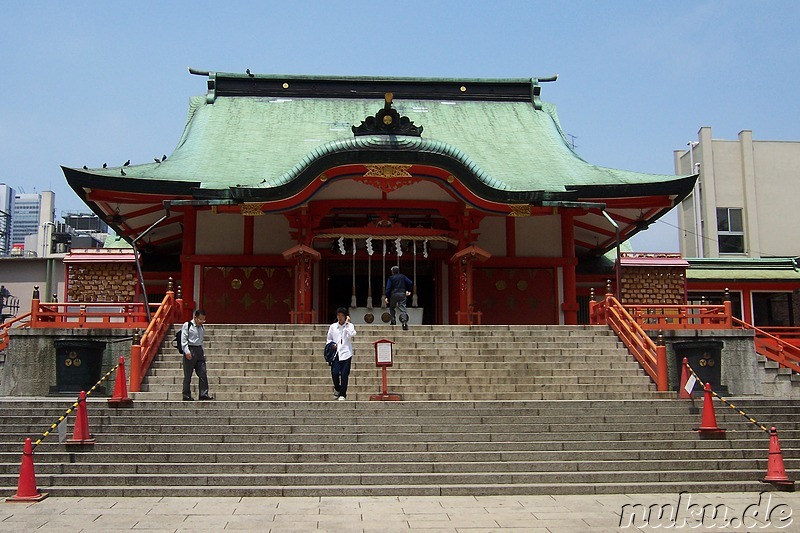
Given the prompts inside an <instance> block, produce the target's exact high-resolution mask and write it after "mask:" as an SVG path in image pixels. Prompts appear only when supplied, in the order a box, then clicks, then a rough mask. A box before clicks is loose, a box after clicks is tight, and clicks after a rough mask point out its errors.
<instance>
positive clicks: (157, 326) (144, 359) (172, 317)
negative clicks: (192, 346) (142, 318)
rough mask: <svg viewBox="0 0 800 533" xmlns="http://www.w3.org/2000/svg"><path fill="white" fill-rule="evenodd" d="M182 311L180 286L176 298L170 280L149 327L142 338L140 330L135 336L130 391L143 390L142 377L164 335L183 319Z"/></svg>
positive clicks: (132, 350) (159, 346)
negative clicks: (139, 334) (139, 336)
mask: <svg viewBox="0 0 800 533" xmlns="http://www.w3.org/2000/svg"><path fill="white" fill-rule="evenodd" d="M182 312H183V300H182V299H181V298H180V287H178V297H177V298H176V296H175V293H174V292H173V291H172V280H170V282H169V285H168V289H167V294H166V295H164V300H162V302H161V305H159V306H158V309H157V310H156V312H155V314H154V315H153V316H152V318H151V319H150V323H149V324H147V329H145V331H144V333H143V334H142V336H141V339H139V338H138V331H137V334H136V335H135V336H134V339H133V346H131V371H130V372H131V374H130V380H129V381H130V384H129V386H128V390H130V392H139V391H141V386H142V379H143V378H144V376H145V374H147V371H148V370H149V369H150V365H151V364H152V362H153V358H154V357H155V356H156V354H157V353H158V350H159V348H161V343H162V342H163V340H164V336H165V335H166V334H167V331H169V330H170V328H171V327H172V325H173V324H174V323H175V322H178V321H180V320H181V319H182V316H181V314H182Z"/></svg>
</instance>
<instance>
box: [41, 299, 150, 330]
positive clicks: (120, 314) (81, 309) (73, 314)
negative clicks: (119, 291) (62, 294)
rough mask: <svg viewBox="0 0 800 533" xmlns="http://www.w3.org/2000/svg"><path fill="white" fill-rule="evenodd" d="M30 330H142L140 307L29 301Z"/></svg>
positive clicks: (135, 304) (144, 324) (144, 320)
mask: <svg viewBox="0 0 800 533" xmlns="http://www.w3.org/2000/svg"><path fill="white" fill-rule="evenodd" d="M30 317H31V321H30V327H31V328H103V329H108V328H144V327H147V313H146V312H145V307H144V304H143V303H139V302H133V303H124V302H123V303H119V302H66V303H55V302H54V303H49V302H48V303H44V302H40V301H39V300H38V299H33V300H31V312H30Z"/></svg>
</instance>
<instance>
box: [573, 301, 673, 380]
mask: <svg viewBox="0 0 800 533" xmlns="http://www.w3.org/2000/svg"><path fill="white" fill-rule="evenodd" d="M589 309H590V315H591V321H592V324H608V325H609V326H610V327H611V329H612V330H614V332H615V333H616V334H617V336H618V337H619V338H620V340H621V341H622V343H623V344H625V346H626V347H627V348H628V351H629V352H630V354H631V355H632V356H633V357H634V359H636V360H637V361H638V362H639V364H640V365H641V366H642V368H643V369H644V371H645V372H647V375H648V376H650V378H651V379H652V380H653V381H654V382H655V384H656V389H657V390H659V391H666V390H667V389H668V387H669V384H668V379H667V378H668V374H667V349H666V347H665V346H663V344H662V343H659V345H656V343H655V342H653V339H651V338H650V337H649V336H648V335H647V333H645V331H644V330H643V329H642V327H641V326H640V325H639V323H637V321H636V320H634V318H633V317H632V316H631V315H630V313H628V311H627V310H626V309H625V307H623V306H622V304H621V303H619V301H617V299H616V298H614V297H613V296H612V295H611V294H606V298H605V300H603V301H600V302H594V301H592V302H590V303H589Z"/></svg>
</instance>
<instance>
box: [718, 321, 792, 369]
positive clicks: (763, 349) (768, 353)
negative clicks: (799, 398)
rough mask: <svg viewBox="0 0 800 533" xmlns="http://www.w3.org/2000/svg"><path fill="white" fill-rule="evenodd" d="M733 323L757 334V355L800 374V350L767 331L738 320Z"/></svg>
mask: <svg viewBox="0 0 800 533" xmlns="http://www.w3.org/2000/svg"><path fill="white" fill-rule="evenodd" d="M733 322H734V324H735V325H736V326H737V327H739V328H742V329H752V330H753V331H754V332H755V345H756V353H758V354H760V355H763V356H764V357H766V358H767V359H769V360H771V361H775V362H776V363H778V364H780V365H781V366H783V367H786V368H791V369H792V370H793V371H795V372H800V348H798V347H797V346H795V345H794V344H791V343H789V342H787V341H786V340H784V339H781V338H779V337H777V336H775V335H772V334H770V333H769V332H768V331H766V329H762V328H757V327H756V326H753V325H751V324H748V323H747V322H742V321H741V320H739V319H738V318H734V319H733ZM770 329H774V328H770ZM787 329H788V328H787ZM792 329H795V328H792Z"/></svg>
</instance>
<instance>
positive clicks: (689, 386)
mask: <svg viewBox="0 0 800 533" xmlns="http://www.w3.org/2000/svg"><path fill="white" fill-rule="evenodd" d="M695 383H697V378H696V377H694V374H692V375H691V376H689V379H687V380H686V385H684V386H683V390H685V391H686V392H688V393H689V394H691V393H692V391H693V390H694V384H695Z"/></svg>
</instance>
